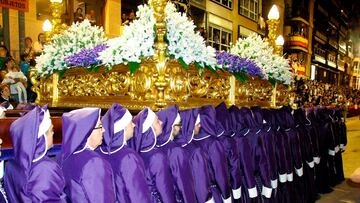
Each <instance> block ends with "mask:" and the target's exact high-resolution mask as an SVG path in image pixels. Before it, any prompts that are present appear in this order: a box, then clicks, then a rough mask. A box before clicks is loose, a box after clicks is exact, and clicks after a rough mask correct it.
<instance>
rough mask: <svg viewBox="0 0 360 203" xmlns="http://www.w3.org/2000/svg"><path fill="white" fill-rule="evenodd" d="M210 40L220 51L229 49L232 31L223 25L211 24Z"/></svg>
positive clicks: (210, 43) (211, 44)
mask: <svg viewBox="0 0 360 203" xmlns="http://www.w3.org/2000/svg"><path fill="white" fill-rule="evenodd" d="M208 42H209V45H210V46H212V47H214V48H215V49H216V50H218V51H220V50H223V51H227V50H229V48H230V43H231V42H232V32H231V31H229V30H226V29H224V28H221V27H217V26H214V25H210V26H209V38H208Z"/></svg>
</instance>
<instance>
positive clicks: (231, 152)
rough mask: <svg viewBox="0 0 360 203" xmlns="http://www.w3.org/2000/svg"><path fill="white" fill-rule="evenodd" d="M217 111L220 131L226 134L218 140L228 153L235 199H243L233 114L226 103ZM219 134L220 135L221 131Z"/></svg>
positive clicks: (219, 106) (220, 105) (217, 108)
mask: <svg viewBox="0 0 360 203" xmlns="http://www.w3.org/2000/svg"><path fill="white" fill-rule="evenodd" d="M215 109H216V120H217V121H218V123H217V126H218V129H222V131H224V133H223V134H222V135H221V136H219V137H218V140H219V141H220V142H221V143H222V145H223V147H224V150H225V153H226V157H227V163H228V170H229V174H230V182H231V188H232V193H233V197H234V199H239V198H241V165H240V157H239V154H240V151H239V148H238V146H237V145H236V141H235V137H234V136H235V131H234V126H233V125H234V122H233V121H232V120H231V114H230V112H229V111H228V109H227V107H226V104H225V103H224V102H222V103H221V104H219V105H218V106H217V107H216V108H215ZM217 134H219V130H218V132H217Z"/></svg>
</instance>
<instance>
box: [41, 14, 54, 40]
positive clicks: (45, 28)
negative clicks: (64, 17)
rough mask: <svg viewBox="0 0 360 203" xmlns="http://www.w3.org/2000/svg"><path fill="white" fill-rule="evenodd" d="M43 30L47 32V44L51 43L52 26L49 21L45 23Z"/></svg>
mask: <svg viewBox="0 0 360 203" xmlns="http://www.w3.org/2000/svg"><path fill="white" fill-rule="evenodd" d="M42 29H43V31H44V32H45V37H46V42H49V41H50V40H51V30H52V24H51V22H50V20H49V19H46V20H45V21H44V23H43V26H42Z"/></svg>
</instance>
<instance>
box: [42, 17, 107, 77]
mask: <svg viewBox="0 0 360 203" xmlns="http://www.w3.org/2000/svg"><path fill="white" fill-rule="evenodd" d="M105 40H106V38H105V33H104V30H103V28H101V27H97V26H91V24H90V22H89V21H88V20H84V21H83V22H81V23H74V24H72V25H71V26H70V27H69V29H67V30H65V31H64V33H63V34H59V35H55V36H54V37H53V38H52V41H51V43H50V44H47V45H45V46H44V52H43V54H41V55H40V56H39V57H37V58H36V70H37V72H38V73H39V74H40V76H44V75H49V74H52V73H53V72H64V71H65V70H67V69H69V68H70V67H69V66H68V64H67V63H66V62H65V58H66V57H68V56H71V55H73V54H76V53H78V52H80V51H81V50H83V49H92V48H94V47H96V46H98V45H100V44H104V43H105Z"/></svg>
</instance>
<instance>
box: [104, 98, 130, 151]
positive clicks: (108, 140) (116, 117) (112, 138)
mask: <svg viewBox="0 0 360 203" xmlns="http://www.w3.org/2000/svg"><path fill="white" fill-rule="evenodd" d="M132 118H133V117H132V115H131V113H130V112H129V111H128V110H127V109H126V108H124V107H123V106H121V105H120V104H117V103H115V104H113V105H112V107H111V108H110V109H109V110H108V111H107V112H106V114H105V115H104V116H103V117H102V119H101V123H102V126H103V128H104V129H105V132H104V143H103V144H102V145H101V146H100V151H101V152H102V153H104V154H113V153H115V152H117V151H119V150H120V149H122V148H123V147H124V145H125V144H126V140H125V128H126V126H127V125H128V124H129V123H130V122H132Z"/></svg>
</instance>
